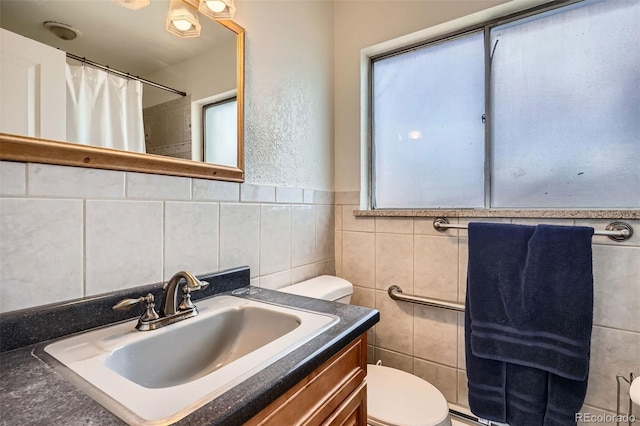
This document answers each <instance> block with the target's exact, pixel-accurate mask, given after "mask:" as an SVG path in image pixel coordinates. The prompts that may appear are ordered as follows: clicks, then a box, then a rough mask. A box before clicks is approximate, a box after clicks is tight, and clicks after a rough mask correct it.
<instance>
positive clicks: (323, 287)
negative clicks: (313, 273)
mask: <svg viewBox="0 0 640 426" xmlns="http://www.w3.org/2000/svg"><path fill="white" fill-rule="evenodd" d="M279 291H282V292H284V293H290V294H297V295H299V296H307V297H314V298H316V299H323V300H338V299H340V298H342V297H345V296H349V295H351V294H352V293H353V285H352V284H351V283H350V282H349V281H347V280H345V279H344V278H340V277H334V276H331V275H320V276H319V277H315V278H312V279H310V280H306V281H302V282H300V283H298V284H294V285H291V286H289V287H284V288H281V289H279Z"/></svg>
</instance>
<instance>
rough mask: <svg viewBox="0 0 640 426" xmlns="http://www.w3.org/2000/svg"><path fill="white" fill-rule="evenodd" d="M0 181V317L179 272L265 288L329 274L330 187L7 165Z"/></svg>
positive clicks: (331, 252)
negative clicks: (239, 272)
mask: <svg viewBox="0 0 640 426" xmlns="http://www.w3.org/2000/svg"><path fill="white" fill-rule="evenodd" d="M0 177H1V181H0V193H1V196H2V198H0V215H1V221H0V226H1V228H0V259H1V262H2V267H1V268H0V312H7V311H13V310H17V309H22V308H27V307H32V306H38V305H42V304H47V303H53V302H60V301H64V300H70V299H75V298H79V297H83V296H90V295H95V294H99V293H104V292H108V291H112V290H119V289H125V288H129V287H135V286H139V285H144V284H150V283H156V282H159V281H166V280H168V279H169V278H170V277H171V276H172V275H173V274H174V273H175V272H177V271H178V270H180V269H187V270H189V271H191V272H193V273H196V274H201V273H207V272H215V271H217V270H221V269H226V268H231V267H236V266H242V265H248V266H250V268H251V278H252V280H251V283H252V284H253V285H259V286H264V287H268V288H279V287H282V286H284V285H288V284H291V283H295V282H298V281H301V280H304V279H308V278H311V277H314V276H316V275H320V274H334V273H335V263H334V228H335V225H334V212H333V193H331V192H325V191H316V190H312V189H307V188H284V187H278V188H276V187H273V186H262V185H252V184H239V183H234V182H221V181H210V180H203V179H191V178H184V177H172V176H161V175H151V174H143V173H133V172H120V171H112V170H98V169H88V168H78V167H66V166H55V165H46V164H33V163H29V164H24V163H15V162H7V161H3V162H0ZM277 194H280V196H279V197H278V196H277Z"/></svg>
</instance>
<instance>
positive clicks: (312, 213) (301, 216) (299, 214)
mask: <svg viewBox="0 0 640 426" xmlns="http://www.w3.org/2000/svg"><path fill="white" fill-rule="evenodd" d="M332 230H333V229H332V228H331V229H330V230H329V232H332ZM315 242H316V209H315V208H314V206H311V205H294V206H292V207H291V266H292V267H296V266H300V265H306V264H309V263H313V262H314V261H315V260H316V243H315Z"/></svg>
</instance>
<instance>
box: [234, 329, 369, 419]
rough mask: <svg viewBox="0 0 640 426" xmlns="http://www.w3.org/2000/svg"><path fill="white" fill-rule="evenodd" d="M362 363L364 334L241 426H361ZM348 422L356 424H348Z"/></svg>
mask: <svg viewBox="0 0 640 426" xmlns="http://www.w3.org/2000/svg"><path fill="white" fill-rule="evenodd" d="M366 363H367V335H366V333H365V334H363V335H361V336H360V337H358V338H357V339H356V340H354V341H353V342H352V343H350V344H349V345H347V346H346V347H345V348H344V349H343V350H341V351H340V352H338V353H337V354H336V355H335V356H333V357H332V358H331V359H329V360H328V361H327V362H325V363H324V364H322V365H321V366H320V367H318V368H317V369H316V370H315V371H314V372H313V373H311V374H310V375H309V376H307V377H306V378H304V379H303V380H302V381H300V382H299V383H298V384H297V385H295V386H294V387H293V388H291V389H290V390H288V391H287V392H285V393H284V394H283V395H282V396H281V397H280V398H278V399H276V400H275V401H274V402H273V403H271V404H270V405H269V406H267V407H266V408H265V409H264V410H262V411H261V412H260V413H258V414H257V415H256V416H254V417H253V418H252V419H250V420H249V421H248V422H247V423H246V424H245V425H247V426H282V425H308V426H320V425H333V424H335V425H340V424H345V425H347V424H357V425H362V426H365V425H366V384H365V376H366V374H367V364H366ZM349 419H352V420H353V421H356V423H349V421H348V420H349ZM345 422H346V423H345Z"/></svg>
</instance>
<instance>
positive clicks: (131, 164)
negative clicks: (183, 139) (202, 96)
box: [0, 20, 245, 182]
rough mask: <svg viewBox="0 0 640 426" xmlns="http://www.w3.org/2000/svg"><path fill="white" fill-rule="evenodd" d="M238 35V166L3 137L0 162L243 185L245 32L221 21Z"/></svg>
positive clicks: (50, 141) (236, 26)
mask: <svg viewBox="0 0 640 426" xmlns="http://www.w3.org/2000/svg"><path fill="white" fill-rule="evenodd" d="M218 22H219V23H220V24H221V25H223V26H225V27H227V28H228V29H230V30H231V31H233V32H234V33H236V67H237V70H236V72H237V96H236V97H237V105H238V141H237V144H238V146H237V148H238V164H237V167H229V166H222V165H218V164H209V163H204V162H197V161H193V160H184V159H180V158H172V157H163V156H161V155H154V154H143V153H137V152H127V151H122V150H117V149H110V148H100V147H95V146H90V145H80V144H75V143H70V142H59V141H52V140H47V139H40V138H35V137H28V136H19V135H12V134H7V133H0V160H7V161H20V162H24V163H45V164H58V165H63V166H77V167H89V168H96V169H109V170H124V171H133V172H142V173H154V174H161V175H172V176H187V177H194V178H201V179H216V180H227V181H235V182H243V181H244V32H245V30H244V28H242V27H241V26H240V25H238V24H236V23H235V22H233V21H230V20H220V21H218Z"/></svg>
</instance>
